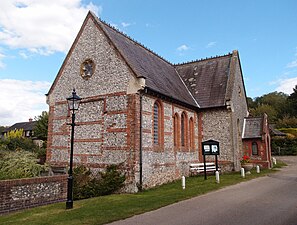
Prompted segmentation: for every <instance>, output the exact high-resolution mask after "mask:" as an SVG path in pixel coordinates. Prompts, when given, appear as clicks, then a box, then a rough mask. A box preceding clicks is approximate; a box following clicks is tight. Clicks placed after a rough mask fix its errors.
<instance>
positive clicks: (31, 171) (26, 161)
mask: <svg viewBox="0 0 297 225" xmlns="http://www.w3.org/2000/svg"><path fill="white" fill-rule="evenodd" d="M47 169H48V168H47V166H46V165H39V164H37V158H36V155H35V154H34V153H31V152H28V151H23V150H20V151H1V153H0V180H6V179H18V178H27V177H36V176H39V175H40V173H41V172H42V171H46V170H47Z"/></svg>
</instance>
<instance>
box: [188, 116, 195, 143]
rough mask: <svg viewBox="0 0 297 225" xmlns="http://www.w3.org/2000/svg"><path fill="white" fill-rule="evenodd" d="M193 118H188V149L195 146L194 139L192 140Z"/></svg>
mask: <svg viewBox="0 0 297 225" xmlns="http://www.w3.org/2000/svg"><path fill="white" fill-rule="evenodd" d="M194 133H195V132H194V120H193V117H191V118H190V121H189V137H190V149H194V148H195V141H194V137H195V135H194Z"/></svg>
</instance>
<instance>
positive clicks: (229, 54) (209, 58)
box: [173, 52, 232, 66]
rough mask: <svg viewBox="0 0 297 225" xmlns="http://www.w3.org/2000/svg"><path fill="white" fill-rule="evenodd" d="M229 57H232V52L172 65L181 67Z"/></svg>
mask: <svg viewBox="0 0 297 225" xmlns="http://www.w3.org/2000/svg"><path fill="white" fill-rule="evenodd" d="M231 55H232V52H229V53H227V54H225V55H216V56H211V57H205V58H201V59H196V60H191V61H188V62H182V63H176V64H173V66H181V65H186V64H191V63H195V62H202V61H207V60H212V59H216V58H222V57H226V56H231Z"/></svg>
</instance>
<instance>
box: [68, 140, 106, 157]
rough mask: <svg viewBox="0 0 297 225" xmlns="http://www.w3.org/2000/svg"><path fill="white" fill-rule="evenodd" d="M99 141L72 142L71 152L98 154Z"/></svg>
mask: <svg viewBox="0 0 297 225" xmlns="http://www.w3.org/2000/svg"><path fill="white" fill-rule="evenodd" d="M101 145H102V143H101V142H74V149H73V154H95V155H96V154H99V153H100V149H101Z"/></svg>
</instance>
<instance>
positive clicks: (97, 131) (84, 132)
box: [74, 124, 102, 139]
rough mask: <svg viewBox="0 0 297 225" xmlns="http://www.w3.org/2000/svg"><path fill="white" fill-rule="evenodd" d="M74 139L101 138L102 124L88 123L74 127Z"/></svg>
mask: <svg viewBox="0 0 297 225" xmlns="http://www.w3.org/2000/svg"><path fill="white" fill-rule="evenodd" d="M74 138H75V139H99V138H102V125H101V124H90V125H80V126H77V127H75V133H74Z"/></svg>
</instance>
